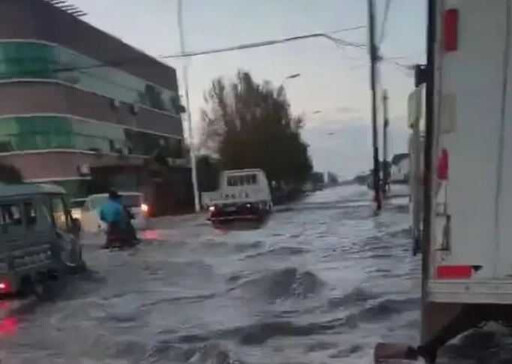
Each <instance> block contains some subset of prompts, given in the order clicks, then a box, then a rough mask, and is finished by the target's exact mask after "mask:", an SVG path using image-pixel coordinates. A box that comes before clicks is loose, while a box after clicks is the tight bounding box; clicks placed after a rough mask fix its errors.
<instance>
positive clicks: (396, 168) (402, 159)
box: [390, 153, 410, 183]
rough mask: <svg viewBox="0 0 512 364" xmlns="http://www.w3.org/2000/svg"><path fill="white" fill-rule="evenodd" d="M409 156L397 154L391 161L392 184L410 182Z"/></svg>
mask: <svg viewBox="0 0 512 364" xmlns="http://www.w3.org/2000/svg"><path fill="white" fill-rule="evenodd" d="M409 160H410V158H409V154H408V153H400V154H395V155H394V156H393V158H392V159H391V178H390V181H391V182H404V183H405V182H407V181H408V180H409V172H410V166H409Z"/></svg>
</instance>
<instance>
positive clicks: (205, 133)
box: [201, 71, 312, 183]
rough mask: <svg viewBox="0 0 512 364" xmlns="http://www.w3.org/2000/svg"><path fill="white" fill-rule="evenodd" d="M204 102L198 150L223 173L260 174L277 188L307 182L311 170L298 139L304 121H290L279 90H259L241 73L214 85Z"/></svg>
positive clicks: (304, 147) (304, 146)
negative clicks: (247, 170)
mask: <svg viewBox="0 0 512 364" xmlns="http://www.w3.org/2000/svg"><path fill="white" fill-rule="evenodd" d="M205 102H206V104H207V107H206V109H204V110H203V111H202V117H201V119H202V143H201V146H202V148H203V149H204V150H205V151H207V152H209V153H212V154H215V155H217V156H218V157H219V158H220V161H221V165H222V168H224V169H243V168H261V169H263V170H264V171H265V173H266V174H267V176H268V177H269V179H270V180H272V181H276V182H286V183H300V182H303V181H305V180H306V179H307V178H308V176H309V174H310V172H311V170H312V165H311V159H310V157H309V154H308V146H307V144H306V143H304V141H303V140H302V138H301V135H300V131H301V128H302V125H303V120H302V118H301V117H297V116H293V115H291V113H290V106H289V103H288V100H287V98H286V94H285V92H284V89H283V88H282V87H279V88H277V89H276V88H274V87H273V86H272V85H271V84H270V82H268V81H265V82H263V83H261V84H258V83H256V82H255V81H254V80H253V79H252V77H251V75H250V74H249V73H248V72H244V71H239V72H238V73H237V75H236V78H235V80H234V81H229V82H225V81H224V79H222V78H217V79H215V80H214V81H213V82H212V85H211V87H210V89H209V91H208V92H207V93H206V94H205Z"/></svg>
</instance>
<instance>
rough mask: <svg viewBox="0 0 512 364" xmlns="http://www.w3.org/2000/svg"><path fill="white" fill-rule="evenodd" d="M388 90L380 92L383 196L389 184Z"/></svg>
mask: <svg viewBox="0 0 512 364" xmlns="http://www.w3.org/2000/svg"><path fill="white" fill-rule="evenodd" d="M388 99H389V97H388V91H387V90H384V92H383V94H382V111H383V112H384V130H383V134H382V165H383V168H384V169H383V171H382V176H383V181H382V187H383V189H382V193H383V195H384V197H386V194H387V192H388V185H389V173H390V170H389V165H388V127H389V118H388Z"/></svg>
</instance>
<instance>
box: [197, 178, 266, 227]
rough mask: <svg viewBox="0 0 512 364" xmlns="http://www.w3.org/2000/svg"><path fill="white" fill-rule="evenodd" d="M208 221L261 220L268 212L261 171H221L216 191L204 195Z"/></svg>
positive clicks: (264, 180) (264, 183) (264, 179)
mask: <svg viewBox="0 0 512 364" xmlns="http://www.w3.org/2000/svg"><path fill="white" fill-rule="evenodd" d="M203 196H205V197H207V199H208V202H207V205H208V209H209V212H210V215H209V220H210V221H211V222H213V223H218V222H223V221H229V220H261V219H263V218H264V217H265V216H267V215H268V214H269V213H270V212H271V211H272V196H271V193H270V187H269V184H268V180H267V176H266V175H265V172H263V171H262V170H261V169H239V170H231V171H224V172H222V173H221V175H220V183H219V190H218V191H216V192H213V193H209V194H207V195H203Z"/></svg>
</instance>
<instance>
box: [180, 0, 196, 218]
mask: <svg viewBox="0 0 512 364" xmlns="http://www.w3.org/2000/svg"><path fill="white" fill-rule="evenodd" d="M178 30H179V36H180V48H181V53H185V51H186V48H185V35H184V28H183V4H182V0H178ZM182 74H183V86H184V87H185V103H186V107H187V121H188V139H189V144H190V148H189V149H190V163H191V164H192V186H193V189H194V208H195V211H196V212H199V211H200V210H201V205H200V203H199V188H198V183H197V166H196V153H195V150H194V137H193V130H192V112H191V110H190V96H189V92H188V60H185V61H184V64H183V68H182Z"/></svg>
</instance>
